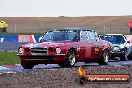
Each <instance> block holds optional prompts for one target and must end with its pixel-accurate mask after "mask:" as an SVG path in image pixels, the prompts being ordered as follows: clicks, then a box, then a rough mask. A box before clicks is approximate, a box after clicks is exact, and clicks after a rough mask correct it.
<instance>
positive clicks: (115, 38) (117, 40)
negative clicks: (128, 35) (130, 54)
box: [101, 35, 125, 44]
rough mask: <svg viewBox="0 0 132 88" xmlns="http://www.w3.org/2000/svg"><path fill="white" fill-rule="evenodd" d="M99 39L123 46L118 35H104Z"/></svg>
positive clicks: (122, 41) (121, 39) (123, 41)
mask: <svg viewBox="0 0 132 88" xmlns="http://www.w3.org/2000/svg"><path fill="white" fill-rule="evenodd" d="M101 39H103V40H106V41H108V42H110V43H112V44H123V43H125V40H124V37H123V36H120V35H105V36H103V37H101Z"/></svg>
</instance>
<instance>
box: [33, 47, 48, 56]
mask: <svg viewBox="0 0 132 88" xmlns="http://www.w3.org/2000/svg"><path fill="white" fill-rule="evenodd" d="M47 53H48V49H47V48H40V47H37V48H36V47H35V48H31V54H47Z"/></svg>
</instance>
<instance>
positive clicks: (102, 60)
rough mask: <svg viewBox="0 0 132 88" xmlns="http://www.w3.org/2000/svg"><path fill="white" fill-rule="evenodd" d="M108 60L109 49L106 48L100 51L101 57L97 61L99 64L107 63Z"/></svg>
mask: <svg viewBox="0 0 132 88" xmlns="http://www.w3.org/2000/svg"><path fill="white" fill-rule="evenodd" d="M108 61H109V51H108V50H104V51H103V53H102V59H101V60H100V61H98V64H99V65H107V64H108Z"/></svg>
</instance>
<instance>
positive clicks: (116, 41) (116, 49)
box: [99, 34, 132, 61]
mask: <svg viewBox="0 0 132 88" xmlns="http://www.w3.org/2000/svg"><path fill="white" fill-rule="evenodd" d="M99 36H100V38H101V39H102V40H105V41H108V42H109V43H110V44H111V46H112V55H111V58H115V57H119V59H120V60H121V61H125V60H128V59H130V58H129V57H130V55H131V54H130V53H131V46H132V44H131V43H130V42H129V41H127V40H126V37H125V36H124V35H122V34H105V35H99Z"/></svg>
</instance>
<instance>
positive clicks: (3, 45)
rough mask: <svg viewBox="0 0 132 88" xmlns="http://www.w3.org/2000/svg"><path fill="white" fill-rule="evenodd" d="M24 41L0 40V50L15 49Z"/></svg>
mask: <svg viewBox="0 0 132 88" xmlns="http://www.w3.org/2000/svg"><path fill="white" fill-rule="evenodd" d="M23 44H26V43H17V42H0V51H17V49H18V47H19V46H21V45H23Z"/></svg>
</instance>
